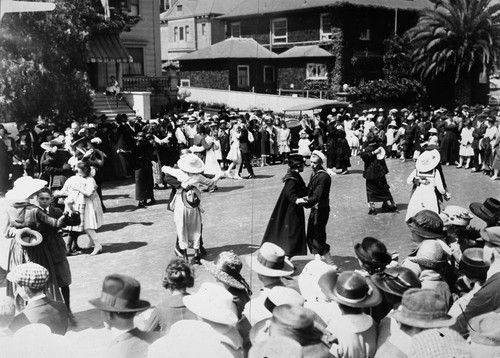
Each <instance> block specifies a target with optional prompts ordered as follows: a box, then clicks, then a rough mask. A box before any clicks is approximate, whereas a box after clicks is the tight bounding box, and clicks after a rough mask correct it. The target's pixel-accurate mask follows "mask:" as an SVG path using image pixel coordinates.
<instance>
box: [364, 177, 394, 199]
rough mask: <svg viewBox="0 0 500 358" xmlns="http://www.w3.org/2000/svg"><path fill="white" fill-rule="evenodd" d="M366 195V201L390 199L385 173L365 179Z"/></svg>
mask: <svg viewBox="0 0 500 358" xmlns="http://www.w3.org/2000/svg"><path fill="white" fill-rule="evenodd" d="M366 197H367V200H368V202H372V203H377V202H383V201H387V200H392V194H391V191H390V190H389V184H387V179H386V178H385V175H384V176H383V177H381V178H377V179H366Z"/></svg>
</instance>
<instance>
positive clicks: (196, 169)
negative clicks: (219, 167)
mask: <svg viewBox="0 0 500 358" xmlns="http://www.w3.org/2000/svg"><path fill="white" fill-rule="evenodd" d="M177 166H178V167H179V169H181V170H183V171H185V172H186V173H192V174H199V173H203V171H204V170H205V164H203V161H202V160H201V159H200V158H199V157H198V156H197V155H195V154H192V153H191V154H186V155H185V156H184V157H182V158H181V159H179V160H178V161H177Z"/></svg>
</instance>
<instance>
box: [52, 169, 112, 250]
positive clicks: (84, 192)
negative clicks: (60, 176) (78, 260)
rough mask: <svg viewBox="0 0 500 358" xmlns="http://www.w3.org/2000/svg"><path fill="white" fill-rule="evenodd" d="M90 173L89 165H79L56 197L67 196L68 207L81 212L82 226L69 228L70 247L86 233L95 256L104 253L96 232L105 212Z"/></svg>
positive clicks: (55, 194)
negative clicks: (81, 234)
mask: <svg viewBox="0 0 500 358" xmlns="http://www.w3.org/2000/svg"><path fill="white" fill-rule="evenodd" d="M90 173H91V167H90V165H89V164H87V163H84V162H80V163H78V164H77V166H76V175H74V176H72V177H70V178H69V179H68V180H66V182H65V183H64V186H63V188H62V189H61V191H60V192H58V193H54V196H65V195H66V196H67V198H66V201H65V203H66V205H68V206H72V207H73V209H74V211H78V212H80V219H81V223H80V225H78V226H68V227H67V230H68V231H69V232H70V242H68V247H69V248H71V245H72V244H73V242H74V243H75V244H76V241H77V239H78V236H79V235H80V233H81V232H85V233H86V234H87V235H88V236H89V239H90V245H91V246H93V247H94V250H93V251H92V253H91V254H90V256H94V255H97V254H99V253H100V252H102V245H101V244H100V243H99V242H98V240H97V233H96V230H97V229H99V228H100V227H101V225H102V222H103V212H102V204H101V200H100V199H99V196H98V195H97V184H96V182H95V180H94V178H93V177H92V175H91V174H90ZM76 246H77V245H76Z"/></svg>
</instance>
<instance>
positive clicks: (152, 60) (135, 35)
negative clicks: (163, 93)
mask: <svg viewBox="0 0 500 358" xmlns="http://www.w3.org/2000/svg"><path fill="white" fill-rule="evenodd" d="M139 16H140V17H141V20H140V21H139V22H138V23H137V24H136V25H135V26H133V27H132V29H131V31H129V32H122V33H121V35H120V36H121V38H122V40H123V43H124V45H125V47H141V48H143V49H144V75H146V76H161V40H160V7H159V6H158V1H157V0H140V3H139Z"/></svg>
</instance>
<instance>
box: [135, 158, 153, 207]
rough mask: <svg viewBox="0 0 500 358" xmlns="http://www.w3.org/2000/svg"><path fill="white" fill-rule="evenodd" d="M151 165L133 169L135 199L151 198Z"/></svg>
mask: <svg viewBox="0 0 500 358" xmlns="http://www.w3.org/2000/svg"><path fill="white" fill-rule="evenodd" d="M153 187H154V182H153V167H152V166H151V165H149V166H147V167H144V168H139V169H136V170H135V200H137V201H144V200H147V199H153Z"/></svg>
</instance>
